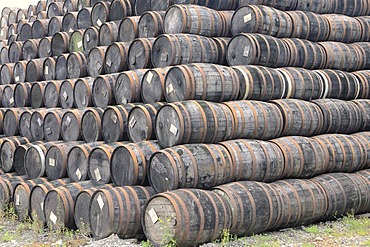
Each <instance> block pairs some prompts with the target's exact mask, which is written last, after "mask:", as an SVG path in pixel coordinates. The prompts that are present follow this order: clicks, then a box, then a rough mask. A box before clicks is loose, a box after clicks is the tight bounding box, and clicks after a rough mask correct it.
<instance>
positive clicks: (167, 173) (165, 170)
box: [148, 151, 179, 193]
mask: <svg viewBox="0 0 370 247" xmlns="http://www.w3.org/2000/svg"><path fill="white" fill-rule="evenodd" d="M175 163H176V161H175V158H174V157H172V155H171V154H170V153H168V152H166V151H163V152H161V151H160V152H157V153H155V154H153V156H152V158H151V160H150V165H149V169H148V178H149V183H150V185H151V186H152V187H153V189H154V190H155V191H157V192H158V193H160V192H165V191H167V190H173V189H176V188H178V187H179V181H178V176H177V175H176V174H177V172H176V171H174V170H173V167H176V164H175Z"/></svg>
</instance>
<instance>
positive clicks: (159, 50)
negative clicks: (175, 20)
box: [152, 34, 235, 67]
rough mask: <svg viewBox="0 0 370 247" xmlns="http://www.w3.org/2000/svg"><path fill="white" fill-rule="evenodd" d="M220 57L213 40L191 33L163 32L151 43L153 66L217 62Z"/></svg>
mask: <svg viewBox="0 0 370 247" xmlns="http://www.w3.org/2000/svg"><path fill="white" fill-rule="evenodd" d="M191 47H193V48H191ZM220 59H221V58H220V57H218V47H217V45H216V43H215V41H214V40H213V39H211V38H207V37H202V36H198V35H193V34H163V35H161V36H159V37H158V38H157V39H156V41H155V42H154V44H153V53H152V63H153V66H154V67H165V66H170V65H178V64H189V63H218V61H219V60H220ZM234 65H235V64H234Z"/></svg>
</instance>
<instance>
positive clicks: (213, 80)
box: [164, 64, 239, 102]
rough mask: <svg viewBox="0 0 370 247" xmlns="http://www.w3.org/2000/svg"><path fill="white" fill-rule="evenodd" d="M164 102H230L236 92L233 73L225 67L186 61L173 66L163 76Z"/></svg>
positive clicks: (236, 95) (237, 84)
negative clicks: (185, 63) (186, 63)
mask: <svg viewBox="0 0 370 247" xmlns="http://www.w3.org/2000/svg"><path fill="white" fill-rule="evenodd" d="M165 88H166V90H165V93H164V95H165V98H166V100H167V102H177V101H185V100H207V101H215V102H223V101H232V100H235V99H237V97H238V95H239V80H238V76H237V74H236V72H235V71H234V70H233V69H232V68H230V67H226V66H221V65H213V64H189V65H178V66H175V67H172V68H171V69H170V70H169V71H168V72H167V75H166V79H165Z"/></svg>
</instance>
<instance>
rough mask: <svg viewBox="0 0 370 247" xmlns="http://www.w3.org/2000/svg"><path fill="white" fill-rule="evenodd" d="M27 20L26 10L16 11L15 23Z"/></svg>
mask: <svg viewBox="0 0 370 247" xmlns="http://www.w3.org/2000/svg"><path fill="white" fill-rule="evenodd" d="M27 18H28V15H27V9H20V10H18V11H17V21H18V22H19V21H21V20H26V19H27Z"/></svg>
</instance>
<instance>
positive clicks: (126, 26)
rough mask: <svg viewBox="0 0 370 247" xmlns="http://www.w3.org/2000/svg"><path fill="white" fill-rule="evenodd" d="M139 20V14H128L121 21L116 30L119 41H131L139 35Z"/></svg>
mask: <svg viewBox="0 0 370 247" xmlns="http://www.w3.org/2000/svg"><path fill="white" fill-rule="evenodd" d="M139 20H140V16H130V17H125V18H124V19H123V20H122V21H121V23H120V25H119V31H118V40H119V41H120V42H132V41H134V40H135V39H136V38H138V37H139Z"/></svg>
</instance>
